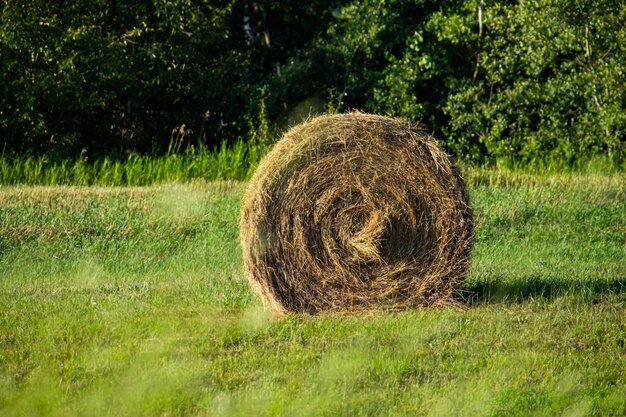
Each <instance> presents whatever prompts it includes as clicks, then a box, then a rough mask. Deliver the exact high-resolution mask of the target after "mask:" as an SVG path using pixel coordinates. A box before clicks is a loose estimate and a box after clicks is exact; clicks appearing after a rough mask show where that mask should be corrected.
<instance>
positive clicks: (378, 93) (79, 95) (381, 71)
mask: <svg viewBox="0 0 626 417" xmlns="http://www.w3.org/2000/svg"><path fill="white" fill-rule="evenodd" d="M624 22H626V3H625V2H623V1H622V0H517V1H515V0H493V1H488V0H444V1H434V0H410V1H409V0H362V1H321V0H311V1H307V2H302V1H292V0H287V1H280V2H278V1H261V0H259V1H252V0H178V1H170V0H130V1H121V0H72V1H64V0H57V1H51V0H4V1H2V2H0V73H2V78H1V79H0V147H2V152H3V154H4V155H9V154H25V153H27V154H35V155H42V154H47V155H55V156H60V157H73V156H76V155H77V154H80V153H83V154H87V155H94V156H102V155H106V154H111V153H119V154H124V153H128V152H137V153H143V154H149V153H154V154H157V155H158V154H163V153H166V152H168V151H169V152H172V150H175V151H180V150H183V149H184V148H185V147H186V146H188V145H190V144H193V145H194V146H195V145H196V144H198V145H201V146H205V147H208V148H211V147H213V146H216V145H217V144H218V143H221V141H223V140H229V141H236V140H237V139H241V138H245V139H246V140H257V141H259V142H261V143H271V142H272V141H273V140H274V139H275V138H276V137H277V136H278V135H279V134H280V132H281V131H282V130H284V129H285V128H287V127H288V126H289V125H290V124H293V123H295V122H297V121H298V120H299V119H301V118H302V117H305V116H306V115H308V114H310V113H315V112H340V111H347V110H353V109H354V110H361V111H367V112H373V113H379V114H386V115H391V116H398V117H403V118H405V119H408V120H410V121H413V122H416V123H421V124H422V125H423V126H424V128H425V129H426V130H427V131H428V132H430V133H432V134H434V135H435V136H436V137H437V138H438V139H439V140H440V141H441V142H442V144H443V145H444V146H445V147H446V149H447V150H448V151H449V152H451V153H452V154H454V155H456V156H457V157H458V158H461V159H463V160H467V161H471V162H477V163H483V162H489V161H495V160H505V161H518V162H519V163H534V161H542V160H558V161H560V162H561V163H564V164H572V163H576V162H577V161H580V160H582V159H586V158H590V157H594V156H596V155H602V156H605V157H608V158H609V159H610V160H612V161H613V162H616V163H618V164H622V163H623V161H624V153H625V146H624V142H625V138H626V133H625V132H626V25H624Z"/></svg>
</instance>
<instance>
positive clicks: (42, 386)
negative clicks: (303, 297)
mask: <svg viewBox="0 0 626 417" xmlns="http://www.w3.org/2000/svg"><path fill="white" fill-rule="evenodd" d="M466 177H468V179H469V182H470V185H471V187H470V193H471V196H472V206H473V210H474V213H475V217H476V226H477V241H476V246H475V251H474V256H473V263H472V267H471V270H470V275H469V277H468V280H467V282H466V283H465V287H464V289H465V291H466V292H465V294H464V297H465V298H466V299H467V302H468V308H467V309H464V310H463V309H454V308H450V309H438V310H416V311H407V312H403V313H396V314H378V315H372V316H363V317H338V316H332V315H331V316H319V317H306V316H290V317H287V318H286V319H281V320H271V319H269V318H268V317H267V316H266V314H265V313H263V311H262V309H261V305H260V301H259V299H258V297H256V296H255V295H253V293H252V292H251V290H250V289H249V287H248V285H247V283H246V282H245V278H244V276H243V271H242V267H241V265H242V261H241V250H240V247H239V245H238V242H237V235H238V226H237V223H238V216H239V205H240V201H241V195H242V193H243V190H244V188H245V184H241V183H204V182H200V183H194V184H186V185H174V186H172V185H168V186H159V187H135V188H133V187H124V188H118V187H115V188H111V187H23V186H20V187H6V186H5V187H0V415H2V416H4V417H12V416H16V417H17V416H74V415H76V416H91V415H93V416H98V417H102V416H133V417H134V416H165V415H168V416H170V415H172V416H211V417H213V416H251V415H254V416H415V415H425V416H451V415H460V416H476V415H480V416H507V417H508V416H527V415H577V416H591V415H592V416H618V415H619V416H621V415H625V414H626V397H625V396H624V391H625V390H626V368H625V367H624V366H623V363H624V355H625V354H626V323H625V322H624V307H625V305H626V264H624V262H623V261H624V258H625V257H626V246H625V245H624V226H625V225H626V218H625V217H624V215H625V213H626V198H625V197H626V196H625V193H626V188H625V187H626V181H625V179H624V176H623V174H622V175H621V176H613V177H609V176H574V175H573V176H556V177H548V178H544V177H532V176H530V177H529V176H525V175H521V174H515V175H513V176H512V175H501V174H499V173H498V172H493V171H473V170H472V171H469V172H468V173H467V174H466Z"/></svg>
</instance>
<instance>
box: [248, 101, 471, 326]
mask: <svg viewBox="0 0 626 417" xmlns="http://www.w3.org/2000/svg"><path fill="white" fill-rule="evenodd" d="M240 226H241V243H242V246H243V253H244V268H245V272H246V275H247V277H248V279H249V281H250V283H251V285H252V287H253V288H254V289H255V290H256V291H257V292H258V293H259V294H260V295H261V297H262V299H263V301H264V303H265V305H266V306H267V307H268V308H270V309H271V310H273V312H274V313H277V314H279V315H280V314H285V313H287V312H308V313H318V312H325V311H333V312H341V313H355V312H369V311H377V310H395V309H403V308H406V307H409V306H439V305H448V304H452V303H454V296H455V292H456V291H457V289H458V284H459V282H460V280H461V279H462V278H463V276H464V275H465V273H466V271H467V267H468V264H469V254H470V247H471V244H472V240H473V225H472V217H471V213H470V210H469V207H468V202H467V195H466V190H465V185H464V182H463V180H462V178H461V176H460V175H459V173H458V171H457V170H456V169H455V168H454V167H453V165H452V164H451V163H450V160H449V159H448V157H447V155H446V154H445V153H444V152H443V151H442V150H441V149H440V148H439V147H438V146H437V144H436V143H435V141H434V139H433V138H432V137H430V136H428V135H427V134H425V133H424V132H422V131H420V130H419V129H417V128H416V127H415V126H413V125H411V124H410V123H409V122H406V121H402V120H397V119H391V118H388V117H382V116H375V115H369V114H363V113H350V114H342V115H332V116H321V117H317V118H315V119H312V120H310V121H307V122H305V123H303V124H301V125H298V126H296V127H294V128H292V129H291V130H289V131H288V132H287V133H286V134H285V136H284V137H283V138H282V139H281V140H280V141H279V142H278V143H277V144H276V145H275V146H274V148H273V149H272V150H271V152H270V153H269V154H268V155H267V156H266V157H265V158H264V159H263V160H262V162H261V164H260V166H259V168H258V169H257V171H256V173H255V174H254V176H253V178H252V181H251V183H250V185H249V187H248V191H247V193H246V195H245V198H244V202H243V208H242V213H241V224H240Z"/></svg>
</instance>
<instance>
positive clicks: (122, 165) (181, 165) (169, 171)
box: [0, 139, 263, 185]
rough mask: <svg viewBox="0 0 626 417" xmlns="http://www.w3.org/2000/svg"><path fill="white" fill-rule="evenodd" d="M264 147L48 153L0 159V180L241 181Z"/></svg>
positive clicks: (29, 182) (242, 143)
mask: <svg viewBox="0 0 626 417" xmlns="http://www.w3.org/2000/svg"><path fill="white" fill-rule="evenodd" d="M262 154H263V147H262V145H259V144H258V143H257V142H256V141H244V140H242V139H240V140H238V141H237V142H235V143H234V144H227V143H226V142H222V143H221V145H220V146H219V147H216V148H214V149H212V150H211V149H208V148H206V147H204V146H189V147H188V148H187V149H186V150H185V151H183V152H182V153H175V152H172V151H171V149H170V152H168V153H167V154H166V155H163V156H152V155H139V154H135V153H133V154H129V155H128V156H126V157H124V158H111V157H104V158H99V159H94V160H89V159H88V158H86V157H80V158H77V159H75V160H54V159H50V158H49V157H47V156H25V157H19V156H17V157H15V156H13V157H2V158H0V184H27V185H64V184H72V185H150V184H156V183H163V182H176V181H186V180H190V179H196V178H202V179H207V180H223V179H232V180H245V179H247V178H248V177H249V176H250V175H251V173H252V172H253V171H254V169H255V168H256V166H257V164H258V162H259V160H260V158H261V156H262Z"/></svg>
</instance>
